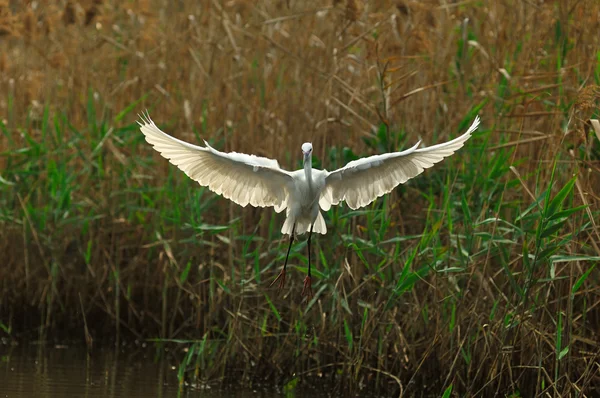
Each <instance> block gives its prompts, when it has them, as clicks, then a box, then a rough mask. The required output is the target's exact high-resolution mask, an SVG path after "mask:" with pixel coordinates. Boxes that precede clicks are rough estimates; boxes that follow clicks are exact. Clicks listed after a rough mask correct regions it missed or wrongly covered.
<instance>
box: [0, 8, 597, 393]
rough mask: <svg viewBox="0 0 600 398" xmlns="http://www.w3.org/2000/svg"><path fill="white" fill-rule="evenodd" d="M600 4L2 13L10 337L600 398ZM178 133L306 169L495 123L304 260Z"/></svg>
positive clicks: (268, 217)
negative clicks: (155, 135)
mask: <svg viewBox="0 0 600 398" xmlns="http://www.w3.org/2000/svg"><path fill="white" fill-rule="evenodd" d="M599 16H600V3H598V2H596V1H594V0H583V1H568V0H564V1H539V2H538V1H532V2H524V1H511V0H498V1H494V2H470V1H467V2H458V3H454V2H445V1H419V2H417V1H403V0H400V1H393V2H392V1H384V0H382V1H369V2H366V1H362V0H348V1H332V2H327V3H324V2H319V1H304V2H296V1H270V0H267V1H264V2H250V1H242V0H239V1H236V0H233V1H227V2H222V1H217V0H212V1H203V2H172V1H158V0H157V1H149V0H148V1H144V0H138V1H131V2H120V1H108V0H106V1H103V0H88V1H83V0H82V1H79V2H77V1H64V0H61V1H58V0H55V1H46V2H9V1H7V0H0V132H1V134H0V195H1V196H0V258H2V261H1V262H0V334H2V335H3V341H4V342H5V343H6V342H9V341H17V342H18V341H28V340H31V339H43V340H49V341H53V340H56V341H63V340H65V339H75V340H78V341H82V342H83V341H84V337H85V338H86V340H87V342H88V347H90V348H91V347H97V346H98V345H100V344H103V343H108V342H115V341H117V342H121V343H123V342H132V341H134V340H138V341H141V340H148V339H149V340H152V341H154V342H155V343H156V344H157V345H159V346H163V345H169V346H174V347H172V348H174V349H175V351H171V352H175V353H176V355H175V356H174V357H173V358H174V359H175V360H176V361H177V363H178V364H179V371H178V377H179V379H180V381H181V383H182V385H184V383H187V382H193V383H209V384H215V383H229V382H236V383H239V382H241V383H244V384H248V385H253V386H256V385H259V384H265V383H267V384H270V385H273V384H274V385H276V386H278V387H279V388H281V389H282V390H283V391H286V392H293V391H294V390H295V389H297V388H300V387H302V386H307V385H310V384H315V383H316V385H324V384H327V385H330V386H332V387H331V388H332V392H336V393H338V394H341V393H342V392H343V393H345V394H361V395H364V394H366V392H367V391H369V392H370V393H372V394H375V395H378V396H398V395H404V396H440V395H441V396H444V397H450V396H493V395H494V396H495V395H502V396H512V397H517V396H541V395H544V396H588V397H589V396H594V395H597V394H598V393H600V365H599V354H600V347H599V344H600V342H599V338H598V335H599V334H598V331H599V330H600V310H599V307H600V288H599V287H598V282H599V278H600V273H599V271H598V268H597V267H596V266H597V264H598V263H599V262H600V247H599V246H600V230H599V229H598V220H599V217H598V215H599V207H598V204H599V203H600V131H594V129H593V125H592V124H591V123H590V119H598V118H599V110H598V109H599V108H598V103H599V101H598V99H599V97H600V87H599V86H600V52H599V51H598V49H599V48H600V36H599V35H598V34H597V32H599V31H600V18H599ZM146 109H148V110H149V112H150V115H151V116H152V117H153V118H154V120H155V121H156V122H157V123H158V125H159V126H161V128H163V129H164V130H165V131H167V132H170V133H171V134H173V135H175V136H177V137H179V138H181V139H184V140H188V141H192V142H194V141H195V142H201V141H200V139H207V140H208V141H209V142H210V143H211V145H213V146H215V147H217V148H219V149H221V150H236V151H240V152H246V153H255V154H259V155H262V156H269V157H273V158H277V159H279V161H280V163H281V164H282V166H284V167H286V168H288V169H292V168H296V167H298V166H299V164H300V160H301V159H300V156H299V153H300V152H299V148H300V144H301V143H302V142H304V141H312V142H313V145H314V148H315V155H316V158H317V159H316V163H317V164H316V166H319V167H321V166H322V167H326V168H328V169H330V170H331V169H333V168H335V167H339V166H341V165H343V164H344V163H346V162H347V161H349V160H352V159H354V158H356V157H357V156H363V155H369V154H375V153H380V152H383V151H390V150H396V149H398V148H402V147H406V146H407V145H411V144H413V143H415V142H416V141H417V140H418V139H422V140H423V142H424V143H425V144H427V145H431V144H434V143H436V142H439V141H445V140H447V139H449V138H451V137H454V136H456V135H457V134H459V133H460V132H461V131H464V129H465V128H466V127H467V126H468V124H469V123H470V122H471V121H472V119H473V118H474V117H475V115H476V114H480V115H481V117H482V121H483V123H482V128H481V129H480V130H479V131H478V132H477V133H476V134H475V135H474V137H473V138H472V139H471V140H470V141H469V142H468V143H467V145H466V147H465V148H463V149H461V150H460V151H459V152H458V153H457V154H455V155H454V156H453V157H451V158H449V159H448V160H446V161H445V162H443V163H442V164H439V165H437V166H436V167H435V168H433V169H431V170H428V171H427V172H425V173H424V174H423V175H421V176H419V177H418V178H416V179H414V180H412V181H410V182H409V183H407V184H405V185H402V186H400V187H399V188H397V189H396V190H395V191H394V192H393V193H392V194H390V195H388V196H386V197H384V198H381V199H379V200H377V201H376V202H375V203H374V204H372V205H370V206H368V207H367V208H365V209H362V210H360V211H350V210H349V209H348V208H347V207H344V206H340V207H338V208H336V209H333V210H331V211H330V212H328V213H327V215H326V220H327V225H328V229H329V233H328V234H327V235H326V236H323V237H322V236H319V237H318V238H317V239H314V240H313V242H315V244H314V245H313V246H314V250H315V256H314V257H313V258H316V259H317V264H316V266H315V268H316V271H315V272H314V275H315V277H314V279H315V281H314V282H313V285H314V286H313V287H314V290H315V298H314V300H312V301H310V302H306V301H304V300H302V298H301V297H300V291H301V285H302V280H303V275H304V274H305V273H306V264H307V257H306V243H305V242H304V241H303V240H300V242H299V243H298V244H296V245H295V246H294V248H293V250H292V253H291V273H290V274H289V277H288V284H287V287H286V289H285V291H284V292H283V293H282V294H278V293H277V291H276V290H275V289H274V288H269V283H270V282H271V280H272V279H273V278H274V277H275V276H276V275H277V272H278V271H279V267H280V266H281V265H282V262H283V258H284V256H285V250H286V245H287V241H286V240H285V239H284V238H283V237H282V236H281V235H280V233H279V229H280V226H281V223H282V215H275V214H274V213H273V212H272V209H251V208H246V209H242V208H240V207H237V206H235V205H232V204H230V203H228V202H227V201H226V200H224V199H222V198H220V197H217V196H215V195H214V194H212V193H210V192H209V191H208V190H206V189H203V188H200V187H199V186H198V185H197V184H195V183H193V182H191V181H189V180H188V179H187V177H186V176H185V175H184V174H183V173H181V172H180V171H178V170H177V169H176V168H175V167H172V166H171V165H169V164H168V162H166V161H165V160H164V159H162V158H160V156H158V155H157V154H156V153H155V152H154V151H153V150H152V148H151V147H150V146H149V145H148V144H146V143H145V141H144V139H143V136H142V134H141V133H140V132H139V130H138V126H137V125H136V123H135V120H136V117H137V114H138V113H140V112H142V111H143V110H146Z"/></svg>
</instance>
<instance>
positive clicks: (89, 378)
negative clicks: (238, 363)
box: [0, 345, 281, 398]
mask: <svg viewBox="0 0 600 398" xmlns="http://www.w3.org/2000/svg"><path fill="white" fill-rule="evenodd" d="M155 354H156V350H154V349H152V348H149V347H148V348H144V349H142V348H136V349H133V350H132V349H121V350H114V349H109V350H98V351H94V353H93V355H91V356H89V357H88V355H87V353H86V350H85V349H84V348H83V349H82V348H81V347H69V346H48V345H28V346H17V347H10V346H6V345H0V398H4V397H10V398H21V397H23V398H25V397H27V398H30V397H48V398H50V397H52V398H62V397H132V398H134V397H177V396H181V397H206V398H217V397H219V398H220V397H237V398H249V397H263V398H269V397H276V396H281V395H280V394H277V393H276V392H265V391H252V390H227V391H223V390H220V389H217V388H212V389H203V390H188V391H184V392H181V393H179V392H178V386H177V370H176V368H175V366H174V365H176V363H169V361H167V360H155ZM171 362H174V361H171Z"/></svg>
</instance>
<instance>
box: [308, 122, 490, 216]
mask: <svg viewBox="0 0 600 398" xmlns="http://www.w3.org/2000/svg"><path fill="white" fill-rule="evenodd" d="M477 127H479V116H477V117H476V118H475V121H474V122H473V124H472V125H471V127H469V129H468V130H467V132H466V133H464V134H463V135H461V136H460V137H458V138H455V139H453V140H452V141H448V142H445V143H443V144H438V145H433V146H430V147H427V148H420V149H417V147H418V146H419V144H420V143H421V142H420V141H419V142H418V143H417V144H416V145H415V146H413V147H412V148H410V149H407V150H405V151H402V152H393V153H386V154H383V155H375V156H370V157H367V158H362V159H358V160H353V161H352V162H349V163H348V164H347V165H346V166H344V167H342V168H341V169H337V170H335V171H332V172H329V173H328V174H327V176H326V177H325V188H324V189H323V192H322V193H321V197H320V199H319V205H320V206H321V208H322V209H323V210H329V208H330V207H331V205H337V204H338V203H339V202H341V201H346V203H347V204H348V207H350V208H351V209H358V208H359V207H363V206H366V205H368V204H369V203H371V202H372V201H374V200H375V199H377V198H378V197H380V196H383V195H385V194H386V193H389V192H391V191H392V190H393V189H394V188H395V187H397V186H398V184H403V183H405V182H406V181H407V180H409V179H411V178H413V177H415V176H417V175H419V174H421V173H422V172H423V170H425V169H427V168H429V167H431V166H433V165H434V164H436V163H438V162H439V161H441V160H442V159H444V158H446V157H448V156H450V155H452V154H453V153H454V152H456V151H457V150H458V149H460V148H462V146H463V145H464V143H465V142H466V141H467V140H468V139H469V138H470V137H471V134H472V133H473V132H474V131H475V130H476V129H477Z"/></svg>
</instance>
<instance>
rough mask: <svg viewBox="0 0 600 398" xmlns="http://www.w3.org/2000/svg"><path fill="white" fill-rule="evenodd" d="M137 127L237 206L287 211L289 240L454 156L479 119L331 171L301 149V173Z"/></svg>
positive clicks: (146, 121)
mask: <svg viewBox="0 0 600 398" xmlns="http://www.w3.org/2000/svg"><path fill="white" fill-rule="evenodd" d="M138 123H139V125H140V128H141V130H142V133H144V135H145V136H146V141H148V142H149V143H150V144H152V145H153V146H154V149H156V150H157V151H158V152H160V154H161V155H162V156H164V157H165V158H167V159H169V161H170V162H171V163H173V164H174V165H176V166H177V167H179V168H180V169H181V170H183V172H185V173H186V174H187V175H188V176H189V177H190V178H192V179H193V180H195V181H197V182H198V183H199V184H200V185H202V186H205V187H208V188H209V189H210V190H211V191H213V192H215V193H217V194H220V195H223V196H224V197H226V198H227V199H230V200H232V201H234V202H235V203H237V204H239V205H241V206H246V205H248V204H250V205H252V206H258V207H269V206H273V207H274V208H275V211H277V212H280V211H283V210H286V209H287V211H286V220H285V222H284V224H283V227H282V228H281V232H282V233H283V234H288V235H291V234H292V233H294V234H303V233H305V232H308V231H310V230H311V226H312V231H313V232H316V233H320V234H325V233H327V226H326V224H325V219H324V218H323V215H322V214H321V211H320V210H321V209H322V210H324V211H327V210H329V209H330V208H331V206H332V205H337V204H338V203H340V202H342V201H346V203H347V204H348V206H349V207H350V208H352V209H357V208H359V207H362V206H365V205H367V204H369V203H371V202H372V201H374V200H375V199H376V198H378V197H380V196H382V195H384V194H386V193H388V192H390V191H392V190H393V189H394V188H395V187H396V186H397V185H398V184H402V183H404V182H406V181H407V180H409V179H410V178H413V177H415V176H417V175H419V174H420V173H422V172H423V170H424V169H426V168H429V167H431V166H433V165H434V164H435V163H438V162H439V161H441V160H442V159H444V158H445V157H448V156H450V155H452V154H453V153H454V152H455V151H457V150H458V149H460V148H461V147H462V146H463V145H464V143H465V142H466V141H467V140H468V139H469V138H470V137H471V134H472V133H473V132H474V131H475V130H476V129H477V127H478V126H479V117H477V118H476V119H475V121H474V122H473V124H472V125H471V127H469V129H468V130H467V132H466V133H465V134H463V135H461V136H460V137H458V138H456V139H454V140H452V141H449V142H446V143H443V144H438V145H433V146H431V147H428V148H421V149H417V147H418V146H419V143H417V145H415V146H413V147H412V148H410V149H407V150H405V151H402V152H394V153H387V154H383V155H376V156H371V157H368V158H363V159H358V160H354V161H352V162H350V163H348V164H347V165H346V166H345V167H342V168H341V169H338V170H335V171H332V172H328V171H327V170H316V169H313V168H312V160H311V156H312V144H310V143H304V144H303V145H302V151H303V153H304V168H303V169H300V170H296V171H293V172H289V171H286V170H283V169H281V168H280V167H279V163H277V161H276V160H273V159H268V158H264V157H259V156H254V155H246V154H243V153H236V152H230V153H224V152H219V151H217V150H216V149H214V148H212V147H211V146H210V145H208V143H206V142H205V145H206V147H201V146H196V145H192V144H188V143H187V142H184V141H181V140H178V139H177V138H174V137H171V136H170V135H168V134H166V133H164V132H163V131H161V130H160V129H159V128H158V127H157V126H156V124H154V122H153V121H152V120H151V119H150V117H149V116H148V115H147V114H146V115H144V116H143V117H142V118H141V122H138ZM294 226H295V227H294Z"/></svg>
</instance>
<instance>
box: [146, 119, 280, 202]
mask: <svg viewBox="0 0 600 398" xmlns="http://www.w3.org/2000/svg"><path fill="white" fill-rule="evenodd" d="M138 124H139V125H140V129H141V130H142V133H144V135H145V136H146V141H148V143H150V144H151V145H152V146H153V147H154V149H156V150H157V151H158V152H159V153H160V154H161V155H162V156H163V157H165V158H167V159H169V161H170V162H171V163H173V164H174V165H175V166H177V167H179V168H180V169H181V170H182V171H183V172H184V173H185V174H187V175H188V177H190V178H191V179H192V180H194V181H197V182H198V183H199V184H200V185H202V186H204V187H208V188H209V189H210V190H211V191H213V192H215V193H217V194H219V195H223V196H224V197H226V198H227V199H230V200H232V201H233V202H235V203H237V204H238V205H240V206H246V205H248V204H250V205H252V206H257V207H269V206H274V207H275V210H276V211H277V212H279V211H281V210H283V209H284V208H285V207H286V203H287V195H288V189H287V186H288V184H289V183H291V182H292V177H291V175H290V173H289V172H288V171H286V170H283V169H281V168H280V167H279V163H277V161H276V160H273V159H268V158H263V157H260V156H254V155H246V154H243V153H236V152H230V153H224V152H219V151H217V150H216V149H214V148H212V147H211V146H210V145H208V143H207V142H206V141H205V142H204V143H205V144H206V147H201V146H196V145H192V144H189V143H187V142H185V141H181V140H178V139H177V138H174V137H171V136H170V135H168V134H167V133H165V132H163V131H161V130H160V129H159V128H158V127H157V126H156V124H154V122H153V121H152V120H151V119H150V116H149V115H145V116H142V117H141V121H138Z"/></svg>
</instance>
